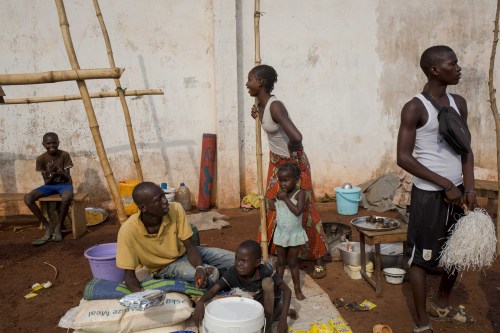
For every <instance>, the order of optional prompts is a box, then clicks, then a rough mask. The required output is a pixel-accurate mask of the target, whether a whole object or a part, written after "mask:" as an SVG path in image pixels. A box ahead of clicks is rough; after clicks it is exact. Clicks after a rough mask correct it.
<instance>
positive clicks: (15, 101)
mask: <svg viewBox="0 0 500 333" xmlns="http://www.w3.org/2000/svg"><path fill="white" fill-rule="evenodd" d="M145 95H163V91H162V90H161V89H143V90H125V96H145ZM89 96H90V98H107V97H118V92H116V91H106V92H100V93H93V94H89ZM80 99H82V96H81V95H63V96H49V97H27V98H11V99H6V100H5V104H32V103H49V102H66V101H74V100H80Z"/></svg>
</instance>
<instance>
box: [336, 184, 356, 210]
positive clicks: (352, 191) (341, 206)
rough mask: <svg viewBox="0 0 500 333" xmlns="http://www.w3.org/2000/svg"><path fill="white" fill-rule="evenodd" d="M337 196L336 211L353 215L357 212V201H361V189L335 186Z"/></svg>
mask: <svg viewBox="0 0 500 333" xmlns="http://www.w3.org/2000/svg"><path fill="white" fill-rule="evenodd" d="M335 196H336V198H337V212H338V213H339V214H340V215H355V214H357V213H358V206H359V202H360V201H361V189H360V188H359V187H353V188H348V189H347V188H342V187H336V188H335Z"/></svg>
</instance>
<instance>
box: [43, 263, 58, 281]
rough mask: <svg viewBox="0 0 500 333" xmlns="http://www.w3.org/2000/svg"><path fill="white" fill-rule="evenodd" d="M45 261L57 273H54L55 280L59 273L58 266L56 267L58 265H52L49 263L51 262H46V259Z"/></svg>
mask: <svg viewBox="0 0 500 333" xmlns="http://www.w3.org/2000/svg"><path fill="white" fill-rule="evenodd" d="M43 263H44V264H45V265H49V266H50V267H52V268H53V269H54V273H55V274H54V281H55V280H56V279H57V275H58V274H59V273H58V272H57V268H56V266H54V265H51V264H49V263H48V262H46V261H44V262H43Z"/></svg>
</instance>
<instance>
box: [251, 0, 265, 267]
mask: <svg viewBox="0 0 500 333" xmlns="http://www.w3.org/2000/svg"><path fill="white" fill-rule="evenodd" d="M253 22H254V33H255V65H256V66H257V65H260V63H261V61H262V60H261V59H260V27H259V23H260V0H255V10H254V15H253ZM257 102H258V101H257V98H255V105H256V106H257V104H258V103H257ZM260 126H261V124H260V119H259V117H256V118H255V140H256V143H255V155H256V157H257V185H258V191H259V203H260V229H261V232H260V246H261V248H262V257H263V259H264V260H267V256H268V244H267V242H268V239H267V223H266V204H265V201H264V199H265V198H264V194H265V193H264V177H263V172H262V138H261V127H260Z"/></svg>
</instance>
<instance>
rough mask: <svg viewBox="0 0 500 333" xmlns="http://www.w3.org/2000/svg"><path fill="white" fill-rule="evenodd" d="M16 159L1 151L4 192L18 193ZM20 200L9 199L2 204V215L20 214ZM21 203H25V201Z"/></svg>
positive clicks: (0, 162)
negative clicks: (7, 156)
mask: <svg viewBox="0 0 500 333" xmlns="http://www.w3.org/2000/svg"><path fill="white" fill-rule="evenodd" d="M15 164H16V161H15V160H12V159H9V158H6V156H5V154H3V153H0V170H2V172H0V178H1V179H2V185H3V190H2V192H4V193H17V192H18V189H17V182H16V176H15V175H16V165H15ZM19 204H20V202H18V201H8V202H5V203H2V204H0V212H2V210H3V214H0V215H2V216H7V215H18V214H19V213H20V210H19ZM21 204H23V205H24V203H23V202H21Z"/></svg>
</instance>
